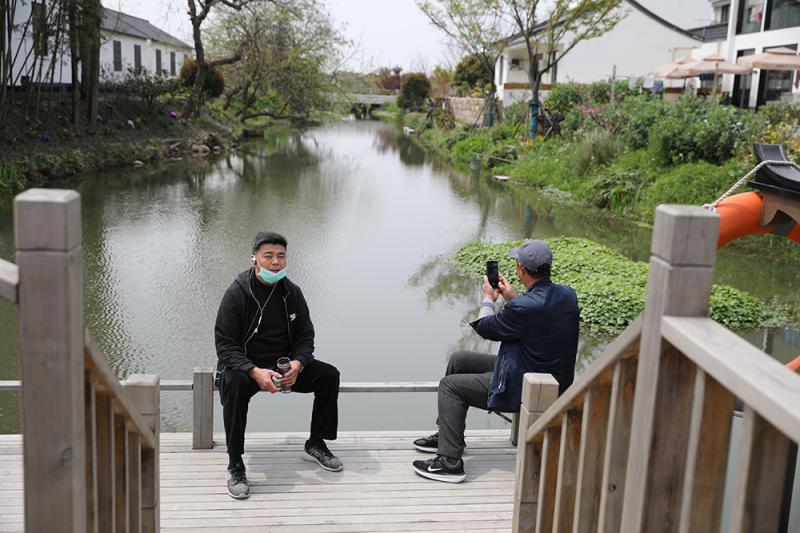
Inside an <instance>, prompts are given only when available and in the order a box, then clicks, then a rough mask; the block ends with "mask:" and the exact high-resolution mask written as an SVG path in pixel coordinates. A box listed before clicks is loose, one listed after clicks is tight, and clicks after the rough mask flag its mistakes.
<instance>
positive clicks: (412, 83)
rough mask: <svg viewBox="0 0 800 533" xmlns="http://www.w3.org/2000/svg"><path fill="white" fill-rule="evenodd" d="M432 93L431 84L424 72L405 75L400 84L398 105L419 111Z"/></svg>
mask: <svg viewBox="0 0 800 533" xmlns="http://www.w3.org/2000/svg"><path fill="white" fill-rule="evenodd" d="M430 92H431V82H430V81H428V77H427V76H426V75H425V74H424V73H422V72H410V73H408V74H405V75H403V79H402V81H401V82H400V95H399V96H398V97H397V105H399V106H400V107H402V108H403V109H410V110H419V109H422V104H423V103H425V99H426V98H428V95H429V94H430Z"/></svg>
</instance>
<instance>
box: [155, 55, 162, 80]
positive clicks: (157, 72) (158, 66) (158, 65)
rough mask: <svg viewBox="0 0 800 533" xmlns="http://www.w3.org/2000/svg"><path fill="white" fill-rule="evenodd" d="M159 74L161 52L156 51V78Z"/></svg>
mask: <svg viewBox="0 0 800 533" xmlns="http://www.w3.org/2000/svg"><path fill="white" fill-rule="evenodd" d="M160 74H161V50H156V76H158V75H160Z"/></svg>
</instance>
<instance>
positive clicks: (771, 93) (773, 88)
mask: <svg viewBox="0 0 800 533" xmlns="http://www.w3.org/2000/svg"><path fill="white" fill-rule="evenodd" d="M784 47H785V48H791V49H792V50H796V49H797V45H796V44H789V45H784ZM770 48H780V47H778V46H771V47H768V48H766V47H765V48H764V51H765V52H767V51H769V50H770ZM759 76H760V78H759V81H758V102H757V104H758V105H759V106H760V105H763V104H765V103H767V102H777V101H780V100H781V99H782V98H783V95H784V94H787V93H791V92H792V81H793V79H794V71H793V70H766V69H763V68H762V69H761V73H760V74H759Z"/></svg>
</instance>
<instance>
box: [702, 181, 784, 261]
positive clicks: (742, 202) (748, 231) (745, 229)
mask: <svg viewBox="0 0 800 533" xmlns="http://www.w3.org/2000/svg"><path fill="white" fill-rule="evenodd" d="M763 203H764V199H763V197H762V196H761V195H760V194H759V193H757V192H745V193H741V194H735V195H733V196H729V197H728V198H725V199H724V200H722V201H721V202H720V203H719V204H717V213H718V214H719V240H718V241H717V249H720V248H722V247H723V246H725V245H726V244H728V243H729V242H731V241H733V240H736V239H738V238H740V237H744V236H745V235H753V234H755V233H764V234H766V233H772V232H773V231H775V228H774V227H771V226H766V227H764V226H762V225H761V207H762V205H763ZM786 237H788V238H789V239H791V240H793V241H795V242H797V243H800V224H796V225H795V226H794V227H793V228H792V230H791V231H790V232H789V233H788V235H786Z"/></svg>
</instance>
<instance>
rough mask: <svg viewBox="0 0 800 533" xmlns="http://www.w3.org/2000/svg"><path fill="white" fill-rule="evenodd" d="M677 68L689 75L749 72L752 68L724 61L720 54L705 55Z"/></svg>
mask: <svg viewBox="0 0 800 533" xmlns="http://www.w3.org/2000/svg"><path fill="white" fill-rule="evenodd" d="M678 70H679V71H680V72H681V73H685V74H688V75H689V76H699V75H700V74H715V75H716V74H749V73H750V71H751V70H753V69H752V67H746V66H744V65H737V64H736V63H730V62H728V61H725V58H724V57H722V56H707V57H704V58H703V59H701V60H700V61H696V62H694V63H691V64H689V65H684V66H682V67H681V68H680V69H678Z"/></svg>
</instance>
